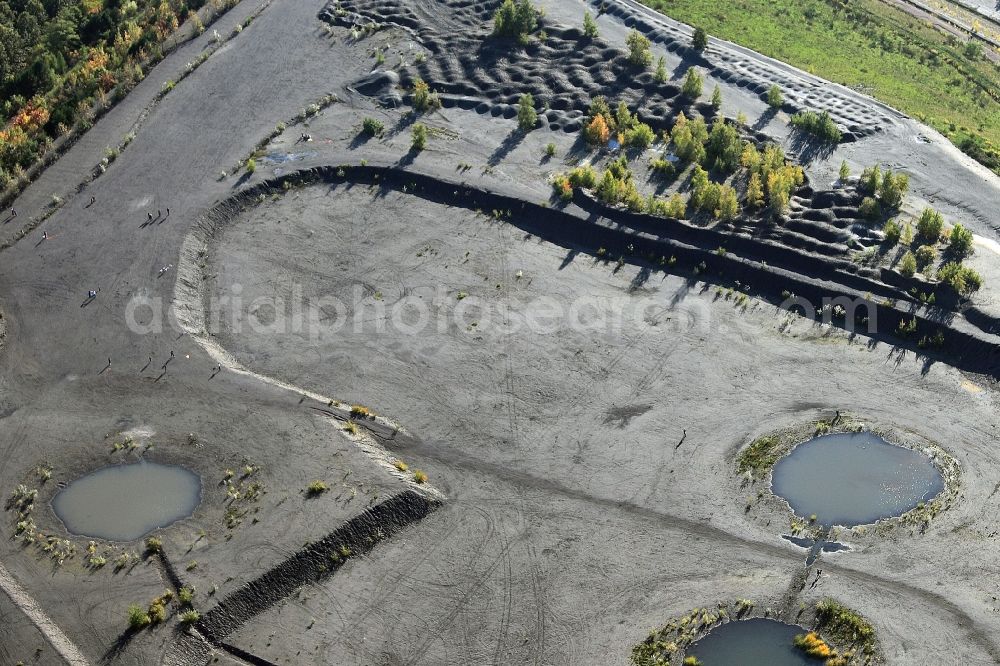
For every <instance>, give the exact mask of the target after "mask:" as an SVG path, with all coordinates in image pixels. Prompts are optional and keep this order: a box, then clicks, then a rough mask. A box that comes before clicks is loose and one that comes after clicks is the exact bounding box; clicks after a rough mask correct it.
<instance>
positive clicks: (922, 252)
mask: <svg viewBox="0 0 1000 666" xmlns="http://www.w3.org/2000/svg"><path fill="white" fill-rule="evenodd" d="M916 257H917V268H919V269H920V270H921V271H922V270H924V269H925V268H927V267H928V266H933V265H934V262H936V261H937V250H935V249H934V246H933V245H921V246H920V247H918V248H917V252H916Z"/></svg>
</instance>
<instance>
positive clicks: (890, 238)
mask: <svg viewBox="0 0 1000 666" xmlns="http://www.w3.org/2000/svg"><path fill="white" fill-rule="evenodd" d="M882 234H883V235H884V236H885V242H886V244H887V245H889V247H892V246H894V245H896V244H897V243H899V238H900V236H902V234H903V230H902V228H901V227H900V226H899V222H896V220H889V221H888V222H886V223H885V226H884V227H882Z"/></svg>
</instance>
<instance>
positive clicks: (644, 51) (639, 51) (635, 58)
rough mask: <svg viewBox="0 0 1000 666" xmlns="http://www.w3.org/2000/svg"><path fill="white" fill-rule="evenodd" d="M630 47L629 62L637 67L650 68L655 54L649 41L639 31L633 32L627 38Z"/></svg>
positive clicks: (626, 42) (627, 44)
mask: <svg viewBox="0 0 1000 666" xmlns="http://www.w3.org/2000/svg"><path fill="white" fill-rule="evenodd" d="M625 45H626V46H628V61H629V62H630V63H632V64H633V65H635V66H637V67H649V64H650V63H651V62H653V53H652V52H651V51H650V50H649V46H650V43H649V39H647V38H646V36H645V35H643V34H642V33H641V32H639V31H638V30H634V29H633V30H632V31H631V32H630V33H628V37H626V38H625Z"/></svg>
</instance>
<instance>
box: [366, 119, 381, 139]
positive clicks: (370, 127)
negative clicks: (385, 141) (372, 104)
mask: <svg viewBox="0 0 1000 666" xmlns="http://www.w3.org/2000/svg"><path fill="white" fill-rule="evenodd" d="M361 129H362V131H363V132H364V133H365V134H367V135H368V136H382V132H384V131H385V125H384V124H383V123H382V121H381V120H378V119H376V118H365V119H364V120H363V121H362V122H361Z"/></svg>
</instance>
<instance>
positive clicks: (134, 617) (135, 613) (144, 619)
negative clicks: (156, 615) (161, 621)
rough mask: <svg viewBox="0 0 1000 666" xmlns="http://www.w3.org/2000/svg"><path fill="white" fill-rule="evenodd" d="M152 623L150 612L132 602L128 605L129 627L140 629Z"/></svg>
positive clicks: (135, 629) (134, 629)
mask: <svg viewBox="0 0 1000 666" xmlns="http://www.w3.org/2000/svg"><path fill="white" fill-rule="evenodd" d="M149 623H150V619H149V614H148V613H147V612H146V609H144V608H143V607H142V606H139V605H138V604H132V605H131V606H129V607H128V628H129V629H130V630H132V631H139V630H140V629H143V628H145V627H147V626H148V625H149Z"/></svg>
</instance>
